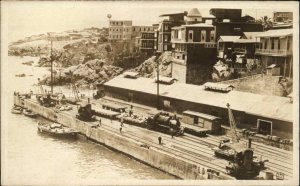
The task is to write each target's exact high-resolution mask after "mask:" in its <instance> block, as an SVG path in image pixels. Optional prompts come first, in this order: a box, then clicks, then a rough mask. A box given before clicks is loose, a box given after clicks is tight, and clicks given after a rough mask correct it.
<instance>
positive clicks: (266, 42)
mask: <svg viewBox="0 0 300 186" xmlns="http://www.w3.org/2000/svg"><path fill="white" fill-rule="evenodd" d="M267 46H268V41H267V40H265V49H267Z"/></svg>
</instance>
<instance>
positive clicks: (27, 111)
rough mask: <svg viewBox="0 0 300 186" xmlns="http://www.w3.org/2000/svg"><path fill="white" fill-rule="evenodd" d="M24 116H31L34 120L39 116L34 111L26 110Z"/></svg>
mask: <svg viewBox="0 0 300 186" xmlns="http://www.w3.org/2000/svg"><path fill="white" fill-rule="evenodd" d="M23 114H24V115H25V116H29V117H32V118H34V117H36V116H37V115H38V114H37V113H35V112H33V111H32V110H30V109H25V110H24V111H23Z"/></svg>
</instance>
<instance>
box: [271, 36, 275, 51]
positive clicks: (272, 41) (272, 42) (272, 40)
mask: <svg viewBox="0 0 300 186" xmlns="http://www.w3.org/2000/svg"><path fill="white" fill-rule="evenodd" d="M274 45H275V44H274V38H272V39H271V49H274Z"/></svg>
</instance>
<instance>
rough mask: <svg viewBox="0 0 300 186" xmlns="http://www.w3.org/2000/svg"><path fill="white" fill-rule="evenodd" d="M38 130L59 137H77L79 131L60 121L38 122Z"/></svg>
mask: <svg viewBox="0 0 300 186" xmlns="http://www.w3.org/2000/svg"><path fill="white" fill-rule="evenodd" d="M38 131H39V132H41V133H46V134H50V135H53V136H57V137H76V135H77V133H78V131H76V130H74V129H71V128H69V127H65V126H63V125H62V124H59V123H42V122H39V123H38Z"/></svg>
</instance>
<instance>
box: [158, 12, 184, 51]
mask: <svg viewBox="0 0 300 186" xmlns="http://www.w3.org/2000/svg"><path fill="white" fill-rule="evenodd" d="M186 14H187V13H186V12H184V13H175V14H163V15H160V17H168V19H164V20H163V21H161V22H160V23H159V26H158V29H157V51H158V52H163V51H170V50H171V49H172V46H171V29H172V27H174V26H180V25H182V24H184V23H185V21H184V16H185V15H186Z"/></svg>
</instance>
